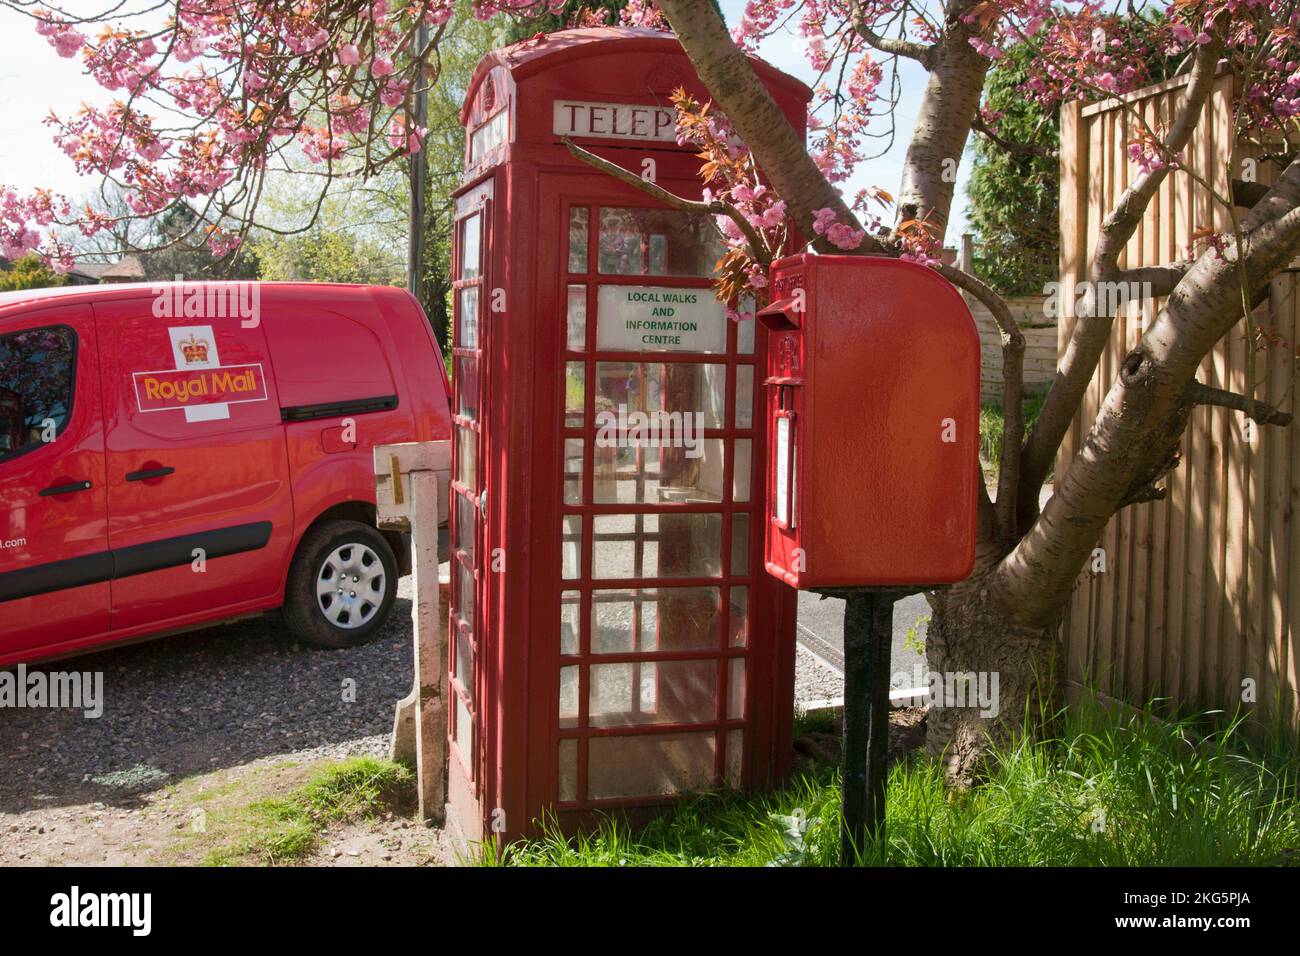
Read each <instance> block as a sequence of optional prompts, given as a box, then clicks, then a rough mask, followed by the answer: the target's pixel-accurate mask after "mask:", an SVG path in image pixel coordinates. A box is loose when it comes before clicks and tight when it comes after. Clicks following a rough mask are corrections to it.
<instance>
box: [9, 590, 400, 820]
mask: <svg viewBox="0 0 1300 956" xmlns="http://www.w3.org/2000/svg"><path fill="white" fill-rule="evenodd" d="M410 586H411V579H410V578H409V577H407V578H403V579H402V580H401V582H400V584H399V586H398V592H397V593H398V600H397V603H396V605H395V606H394V608H393V613H392V616H391V617H390V618H389V620H388V623H387V624H386V625H385V627H384V630H383V632H382V633H381V634H380V636H379V637H378V638H377V639H376V640H375V641H373V642H372V643H370V644H367V645H366V646H364V647H358V648H355V649H352V650H344V651H324V650H317V649H315V648H309V647H306V646H303V645H300V644H295V643H294V642H293V640H292V638H291V637H290V636H289V633H288V631H287V630H286V629H285V627H284V625H283V623H281V621H280V617H279V615H278V614H270V615H266V616H263V617H260V618H252V619H249V620H245V621H239V622H236V623H234V624H227V625H223V626H218V627H214V628H208V629H206V630H202V631H192V632H190V633H187V634H180V635H176V636H173V637H168V638H165V639H163V640H159V641H150V642H146V643H143V644H135V645H132V646H129V647H123V648H119V649H115V650H108V651H102V652H100V653H98V654H90V655H86V656H84V657H76V658H71V659H69V660H65V661H57V662H53V663H51V664H49V665H48V669H50V670H76V671H81V672H87V671H102V672H103V675H104V691H103V701H104V713H103V715H102V716H101V717H98V718H94V719H90V718H86V717H84V716H83V715H82V712H81V711H75V710H52V709H42V710H12V709H11V710H4V711H0V754H3V755H4V770H5V772H4V773H3V774H0V812H22V811H23V810H27V809H32V808H34V807H38V806H59V805H64V804H79V803H86V802H89V801H100V802H103V803H106V804H109V805H114V804H116V805H129V804H131V803H133V802H134V797H133V794H137V793H139V792H141V791H146V790H153V789H156V788H158V787H162V786H166V785H168V784H170V783H174V782H175V781H177V780H179V779H181V778H183V777H186V776H189V775H191V774H195V773H205V772H208V771H211V770H218V769H221V768H225V767H231V766H236V765H239V764H244V763H247V762H248V761H250V760H253V759H256V758H258V757H266V756H272V755H277V754H290V753H292V754H295V755H296V756H298V755H300V756H303V757H311V756H331V757H333V756H346V755H351V754H358V753H372V754H377V755H384V754H386V753H387V751H388V734H389V732H390V731H391V730H392V723H393V705H394V704H395V703H396V702H397V700H398V699H400V698H401V697H404V696H405V695H406V693H407V692H408V691H409V690H410V687H411V675H412V660H411V602H410V597H411V590H410ZM31 669H35V668H31ZM349 681H351V682H354V683H351V684H349V683H347V682H349ZM352 689H355V693H354V694H353V693H351V691H352ZM349 697H354V698H355V700H351V701H350V700H349V699H347V698H349Z"/></svg>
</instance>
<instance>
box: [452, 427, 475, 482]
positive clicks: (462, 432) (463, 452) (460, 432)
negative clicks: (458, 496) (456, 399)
mask: <svg viewBox="0 0 1300 956" xmlns="http://www.w3.org/2000/svg"><path fill="white" fill-rule="evenodd" d="M456 480H457V481H459V482H460V483H461V484H462V485H464V486H465V487H466V488H469V489H470V490H471V491H472V490H473V489H475V488H476V487H478V433H477V432H475V431H474V430H473V429H472V428H465V427H463V426H459V425H458V426H457V427H456Z"/></svg>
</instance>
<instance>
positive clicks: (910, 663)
mask: <svg viewBox="0 0 1300 956" xmlns="http://www.w3.org/2000/svg"><path fill="white" fill-rule="evenodd" d="M1050 497H1052V486H1051V485H1047V486H1045V487H1044V488H1043V490H1042V492H1041V493H1040V494H1039V496H1038V506H1039V508H1043V507H1045V506H1046V505H1047V499H1048V498H1050ZM929 620H930V605H929V604H927V603H926V600H925V596H924V595H921V594H913V595H910V596H908V597H905V598H903V599H902V600H901V601H899V602H898V603H897V604H895V605H894V647H893V653H892V654H891V656H890V662H891V664H890V667H891V673H892V676H891V678H890V681H889V686H890V687H891V688H898V687H923V686H925V683H926V681H925V678H924V676H923V675H924V674H925V670H926V666H925V654H924V653H919V654H918V653H917V648H921V647H924V645H925V633H926V625H927V624H928V623H929ZM798 627H799V631H798V638H799V643H800V645H801V646H803V647H804V648H805V649H806V650H808V651H810V652H812V653H813V654H815V655H816V656H817V657H818V659H820V660H821V661H823V662H824V663H826V664H829V665H831V666H832V667H833V668H835V670H837V671H839V672H841V673H843V671H844V602H843V601H842V600H840V599H838V598H822V597H820V596H819V595H816V594H813V593H811V592H809V591H801V592H800V593H799V625H798ZM909 629H911V630H913V631H914V633H913V636H912V638H911V639H910V640H909V639H908V631H909ZM904 645H907V646H906V647H905V646H904Z"/></svg>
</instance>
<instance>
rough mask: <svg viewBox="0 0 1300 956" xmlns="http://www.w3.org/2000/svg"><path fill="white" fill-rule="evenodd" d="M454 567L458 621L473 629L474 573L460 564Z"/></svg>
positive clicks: (457, 563)
mask: <svg viewBox="0 0 1300 956" xmlns="http://www.w3.org/2000/svg"><path fill="white" fill-rule="evenodd" d="M453 563H454V564H455V565H456V610H457V611H458V612H459V613H460V619H461V620H462V621H464V622H465V623H466V624H467V625H469V628H470V630H473V629H474V572H472V571H470V569H469V568H467V567H465V565H463V564H461V563H460V562H459V561H456V562H453Z"/></svg>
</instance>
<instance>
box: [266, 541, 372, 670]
mask: <svg viewBox="0 0 1300 956" xmlns="http://www.w3.org/2000/svg"><path fill="white" fill-rule="evenodd" d="M396 596H397V558H396V557H394V555H393V549H392V548H390V547H389V546H388V542H387V541H386V540H384V536H383V535H382V534H380V533H379V532H378V531H376V530H375V529H374V528H372V527H370V525H366V524H362V523H361V522H359V521H329V522H326V523H325V524H323V525H321V526H320V527H319V528H315V529H313V530H312V531H309V532H308V533H307V536H306V537H305V538H303V540H302V544H300V545H299V546H298V553H297V554H296V555H295V556H294V559H293V567H292V568H291V569H290V571H289V582H288V587H287V589H286V593H285V602H284V619H285V623H286V624H288V625H289V630H291V631H292V632H293V633H294V636H296V637H297V638H298V639H299V640H301V641H304V642H305V643H307V644H313V645H315V646H316V647H330V648H340V647H356V646H358V645H360V644H364V643H366V642H367V641H369V640H370V639H371V638H372V637H374V636H375V633H376V632H377V631H378V630H379V629H380V628H381V627H383V625H384V621H386V620H387V619H388V614H389V612H390V611H391V610H392V608H393V600H394V599H395V598H396Z"/></svg>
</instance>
